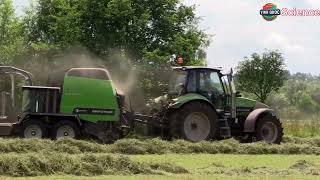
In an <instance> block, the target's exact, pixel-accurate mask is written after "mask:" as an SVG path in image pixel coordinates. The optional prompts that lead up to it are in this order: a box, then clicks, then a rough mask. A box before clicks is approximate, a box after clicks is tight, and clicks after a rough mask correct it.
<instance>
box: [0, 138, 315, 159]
mask: <svg viewBox="0 0 320 180" xmlns="http://www.w3.org/2000/svg"><path fill="white" fill-rule="evenodd" d="M10 152H15V153H35V152H44V153H53V152H54V153H68V154H81V153H117V154H166V153H179V154H189V153H208V154H315V155H319V154H320V138H293V137H286V138H285V139H284V142H283V143H282V144H281V145H276V144H267V143H264V142H257V143H247V144H241V143H238V141H236V140H233V139H228V140H224V141H204V142H199V143H191V142H187V141H183V140H177V141H164V140H161V139H122V140H119V141H117V142H115V143H114V144H110V145H104V144H99V143H96V142H93V141H88V140H73V139H62V140H57V141H51V140H42V139H18V138H17V139H3V138H0V153H10Z"/></svg>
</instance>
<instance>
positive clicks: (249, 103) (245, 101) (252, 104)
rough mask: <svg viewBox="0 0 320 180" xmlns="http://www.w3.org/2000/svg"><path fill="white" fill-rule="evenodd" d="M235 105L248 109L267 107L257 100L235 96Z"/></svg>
mask: <svg viewBox="0 0 320 180" xmlns="http://www.w3.org/2000/svg"><path fill="white" fill-rule="evenodd" d="M236 107H237V108H250V109H259V108H269V106H268V105H266V104H263V103H261V102H259V101H256V100H253V99H250V98H245V97H237V98H236Z"/></svg>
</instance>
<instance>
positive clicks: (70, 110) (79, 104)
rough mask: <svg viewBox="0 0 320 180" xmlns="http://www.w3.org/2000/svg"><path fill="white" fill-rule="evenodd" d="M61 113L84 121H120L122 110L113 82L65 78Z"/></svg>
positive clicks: (72, 77)
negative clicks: (75, 116) (77, 116)
mask: <svg viewBox="0 0 320 180" xmlns="http://www.w3.org/2000/svg"><path fill="white" fill-rule="evenodd" d="M60 112H61V113H66V114H79V117H80V118H81V119H82V120H86V121H90V122H97V121H118V120H119V114H120V109H119V105H118V102H117V95H116V90H115V88H114V86H113V83H112V81H111V80H102V79H93V78H85V77H74V76H65V78H64V83H63V91H62V96H61V103H60Z"/></svg>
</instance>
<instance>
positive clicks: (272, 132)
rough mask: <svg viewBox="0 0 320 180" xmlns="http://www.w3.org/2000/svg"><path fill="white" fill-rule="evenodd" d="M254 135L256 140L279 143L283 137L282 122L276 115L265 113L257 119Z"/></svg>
mask: <svg viewBox="0 0 320 180" xmlns="http://www.w3.org/2000/svg"><path fill="white" fill-rule="evenodd" d="M255 135H256V138H257V140H258V141H265V142H267V143H275V144H280V142H281V141H282V137H283V128H282V124H281V122H280V120H279V119H278V118H277V117H276V116H274V115H271V114H268V115H265V116H263V117H262V118H261V119H259V120H258V124H257V125H256V132H255Z"/></svg>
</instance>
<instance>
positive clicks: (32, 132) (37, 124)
mask: <svg viewBox="0 0 320 180" xmlns="http://www.w3.org/2000/svg"><path fill="white" fill-rule="evenodd" d="M45 136H46V128H45V125H44V123H43V122H41V121H39V120H28V121H25V122H23V123H22V125H21V131H20V137H22V138H44V137H45Z"/></svg>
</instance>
